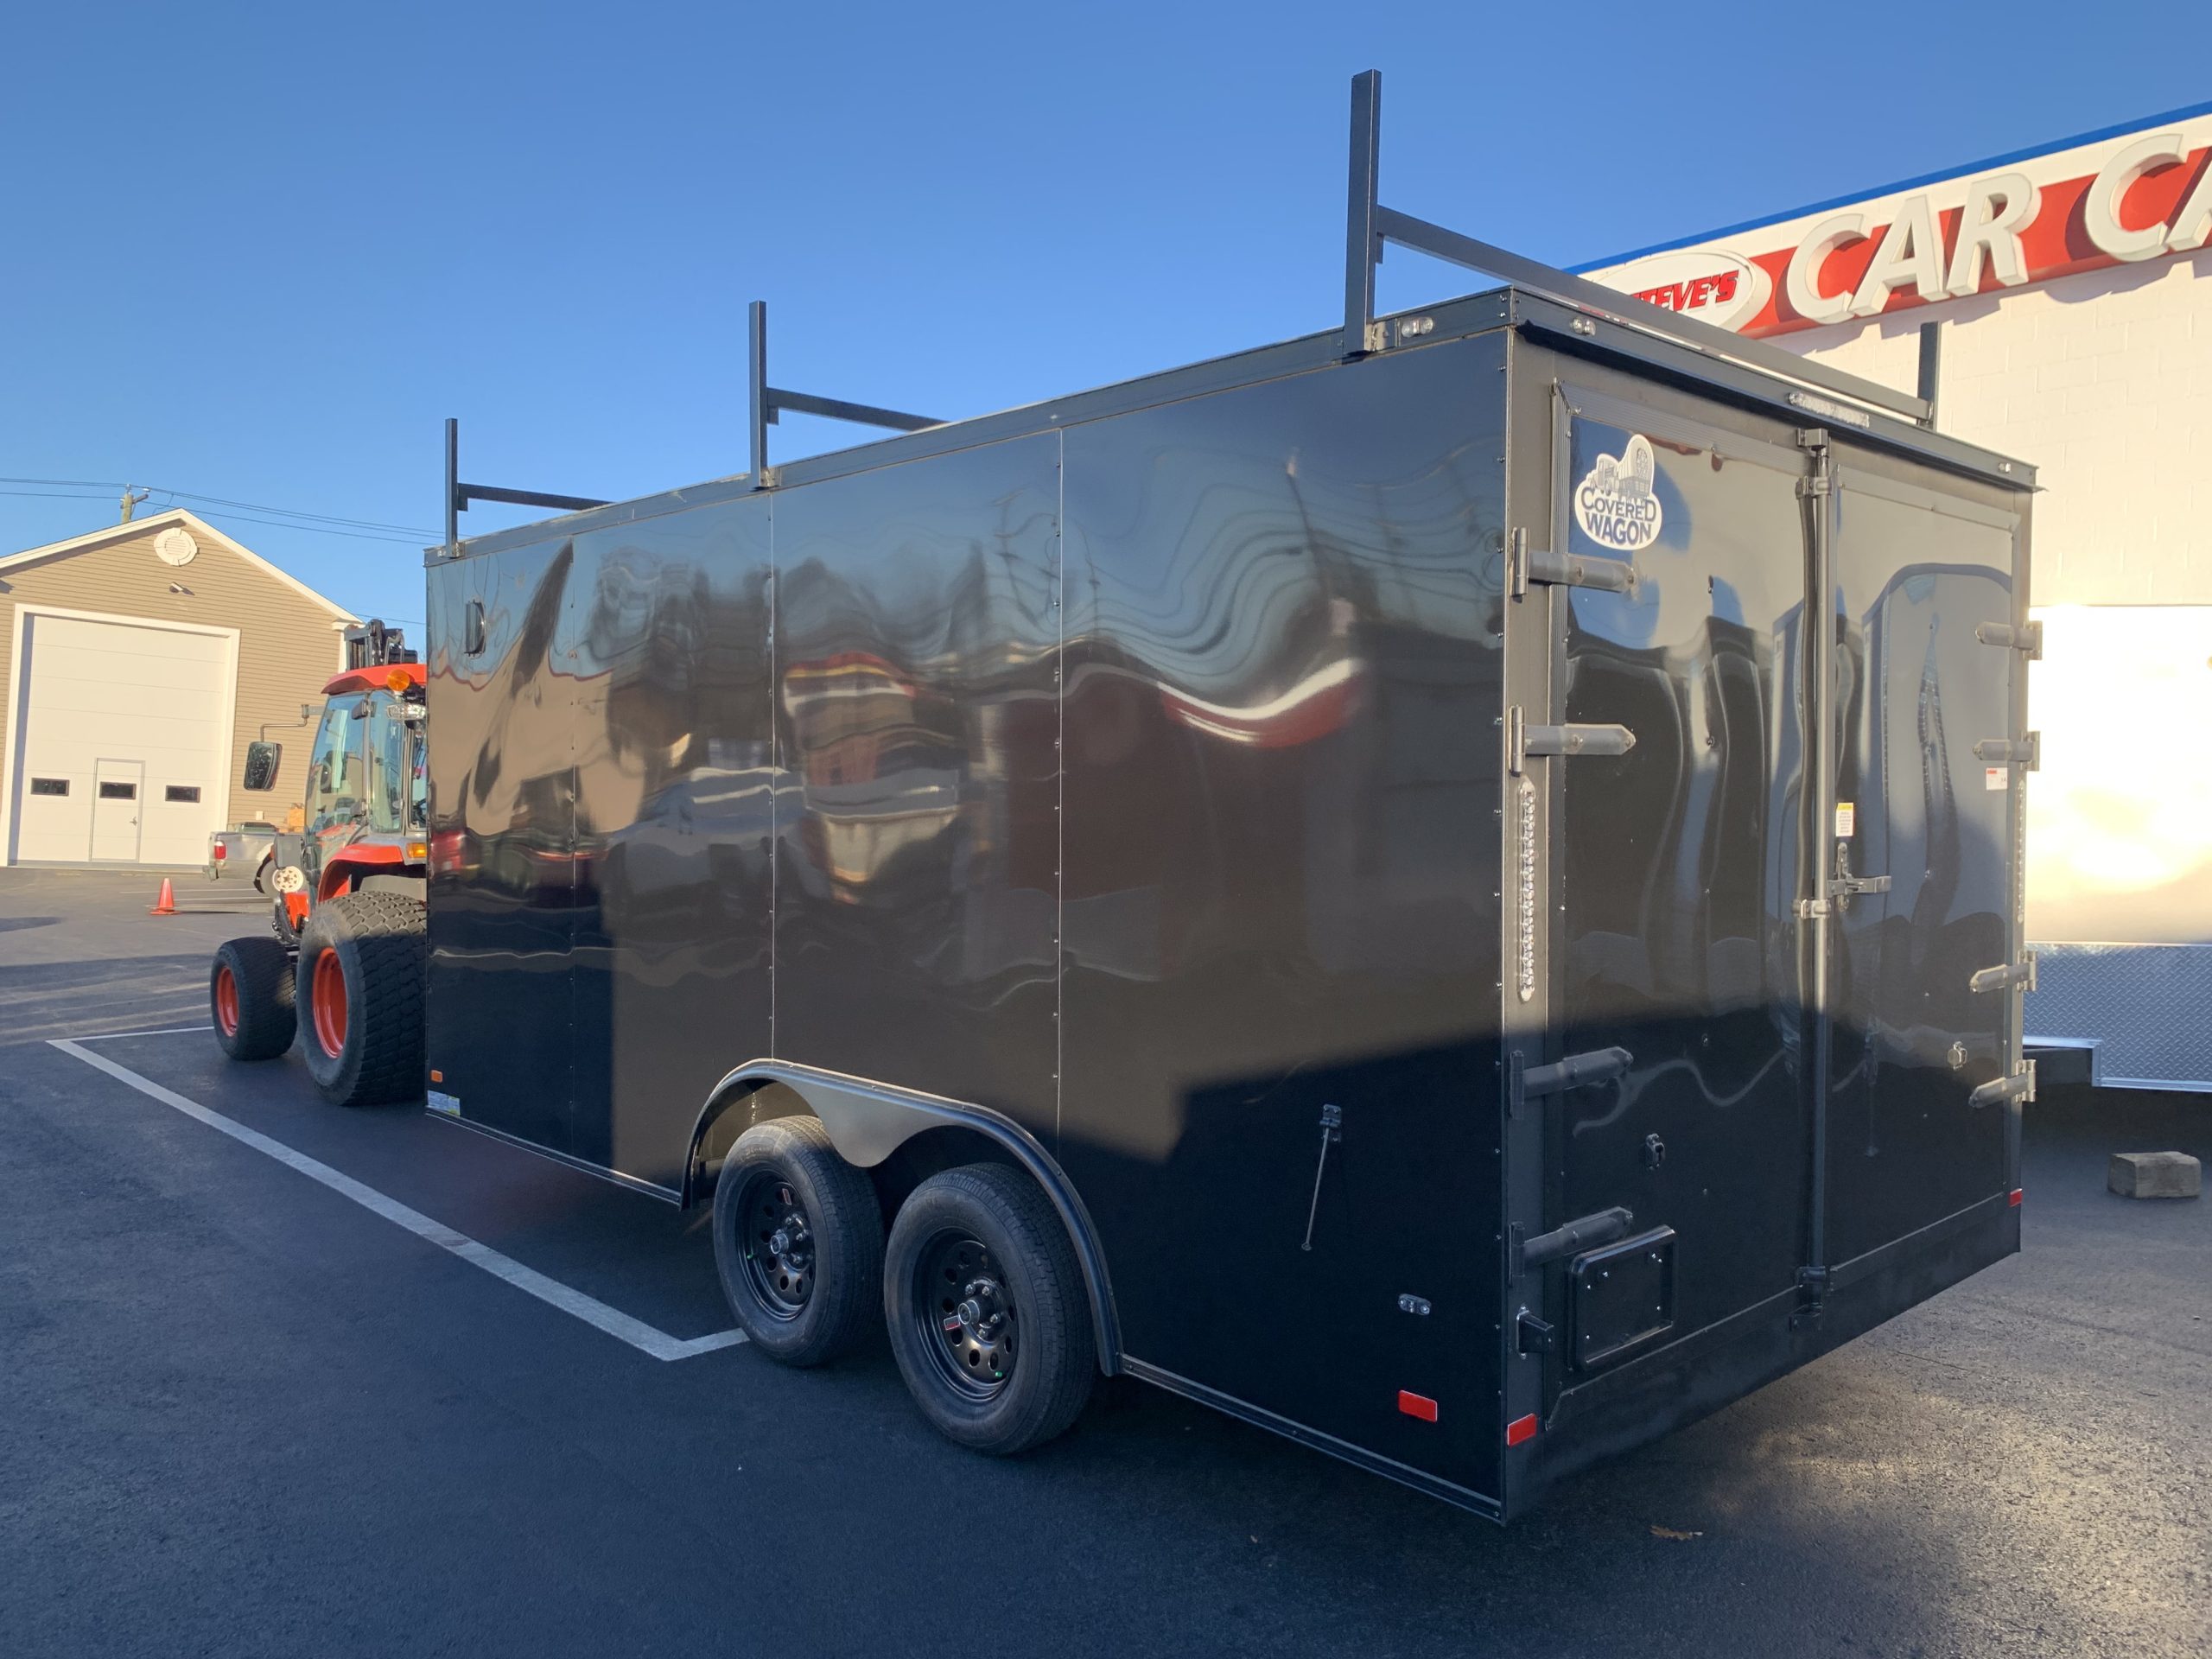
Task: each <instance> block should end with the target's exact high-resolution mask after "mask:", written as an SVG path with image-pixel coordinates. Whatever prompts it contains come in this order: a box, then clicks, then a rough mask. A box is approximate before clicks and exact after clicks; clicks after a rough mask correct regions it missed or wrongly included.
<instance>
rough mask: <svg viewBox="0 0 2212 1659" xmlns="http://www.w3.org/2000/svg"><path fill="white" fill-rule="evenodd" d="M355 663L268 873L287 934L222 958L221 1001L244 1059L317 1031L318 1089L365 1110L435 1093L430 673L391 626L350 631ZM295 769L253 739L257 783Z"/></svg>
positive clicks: (327, 718) (279, 1050) (250, 751)
mask: <svg viewBox="0 0 2212 1659" xmlns="http://www.w3.org/2000/svg"><path fill="white" fill-rule="evenodd" d="M423 688H424V676H423V664H421V663H419V662H417V661H416V658H415V653H414V652H410V651H409V650H407V649H406V645H405V642H404V639H403V638H402V636H401V634H400V632H399V631H398V630H397V629H387V628H386V627H385V626H384V625H383V624H382V623H381V622H371V623H369V624H368V625H367V626H364V627H359V628H353V629H348V630H347V632H346V669H345V671H343V672H342V673H340V675H339V676H338V677H336V678H334V680H332V681H331V682H330V683H329V684H327V685H326V686H325V687H323V698H324V702H323V708H322V716H321V720H320V721H317V722H316V726H315V744H314V747H313V748H312V749H311V750H310V751H309V753H308V770H307V782H306V798H305V800H304V801H303V802H302V807H301V810H300V812H299V814H298V817H297V820H296V823H297V827H296V828H293V829H286V830H284V831H283V832H282V833H280V834H279V835H278V836H277V840H276V842H275V844H274V845H273V847H272V848H271V849H270V853H269V855H268V857H267V859H266V860H265V861H264V866H263V869H262V873H261V876H260V880H259V883H258V885H259V886H260V887H262V888H263V890H264V891H265V892H267V893H269V894H270V899H271V902H272V914H271V917H270V924H271V929H272V931H271V933H270V934H267V935H260V936H257V937H254V938H242V939H232V940H231V941H230V942H229V943H228V944H225V945H223V946H222V947H221V949H219V950H217V951H216V953H215V963H214V967H213V970H212V972H211V973H210V975H209V978H208V999H209V1002H210V1005H211V1009H212V1012H213V1016H214V1026H215V1040H216V1041H217V1042H218V1043H219V1044H221V1046H222V1048H223V1052H225V1053H226V1054H227V1055H229V1056H230V1058H232V1059H234V1060H267V1059H274V1058H277V1056H278V1055H280V1054H283V1052H285V1051H286V1050H288V1049H289V1048H290V1047H291V1046H292V1043H293V1040H294V1038H295V1036H296V1035H298V1034H300V1033H301V1028H302V1027H304V1028H305V1031H304V1038H305V1040H304V1041H303V1042H302V1050H303V1052H304V1057H305V1058H306V1061H307V1068H308V1074H309V1075H310V1076H311V1077H314V1079H315V1085H316V1086H317V1087H318V1088H319V1089H321V1090H322V1093H323V1095H324V1096H325V1097H326V1098H327V1099H329V1100H330V1101H332V1102H334V1103H336V1104H338V1105H340V1106H365V1105H369V1104H372V1103H376V1102H378V1101H387V1100H402V1099H406V1098H409V1097H410V1096H415V1095H417V1094H420V1093H421V1092H422V1089H423V979H424V969H425V964H426V962H427V957H428V942H427V938H426V936H425V934H424V931H423V893H424V890H425V886H426V882H427V879H428V870H429V845H428V840H427V836H428V828H427V814H428V800H427V795H426V778H427V773H426V771H425V768H424V757H425V753H426V748H425V743H424V733H425V728H424V714H425V709H424V702H423ZM282 762H283V746H282V745H281V744H277V743H270V742H258V743H254V744H252V745H251V746H249V747H248V748H247V750H246V761H245V779H244V784H245V788H247V789H249V790H256V791H261V790H273V789H274V788H275V787H276V785H277V773H278V771H279V770H280V768H281V766H282Z"/></svg>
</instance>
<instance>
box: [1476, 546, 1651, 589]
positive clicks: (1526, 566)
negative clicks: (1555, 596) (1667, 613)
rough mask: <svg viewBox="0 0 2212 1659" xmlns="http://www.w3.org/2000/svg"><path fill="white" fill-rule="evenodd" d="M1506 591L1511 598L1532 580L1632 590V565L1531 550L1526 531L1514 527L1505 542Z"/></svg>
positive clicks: (1570, 554)
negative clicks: (1514, 529)
mask: <svg viewBox="0 0 2212 1659" xmlns="http://www.w3.org/2000/svg"><path fill="white" fill-rule="evenodd" d="M1505 566H1506V576H1505V587H1506V591H1507V592H1508V593H1509V594H1511V595H1512V596H1513V597H1514V598H1515V599H1519V598H1521V597H1522V595H1523V594H1526V593H1527V592H1528V591H1529V583H1530V582H1551V583H1554V584H1555V585H1557V586H1560V587H1563V588H1599V589H1602V590H1603V591H1604V592H1606V593H1609V594H1630V593H1634V592H1635V591H1636V567H1635V566H1634V565H1632V564H1630V563H1627V562H1626V561H1625V560H1623V559H1593V558H1586V557H1584V556H1582V555H1580V554H1579V553H1541V552H1535V551H1532V550H1530V549H1529V532H1528V531H1525V530H1516V531H1514V532H1513V534H1512V536H1511V537H1510V538H1509V539H1508V541H1507V543H1506V553H1505Z"/></svg>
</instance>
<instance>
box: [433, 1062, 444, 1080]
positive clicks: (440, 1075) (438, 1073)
mask: <svg viewBox="0 0 2212 1659" xmlns="http://www.w3.org/2000/svg"><path fill="white" fill-rule="evenodd" d="M445 1080H446V1074H445V1073H444V1072H442V1071H439V1070H438V1068H437V1067H435V1065H434V1066H432V1067H431V1068H430V1081H431V1082H432V1083H443V1082H444V1081H445Z"/></svg>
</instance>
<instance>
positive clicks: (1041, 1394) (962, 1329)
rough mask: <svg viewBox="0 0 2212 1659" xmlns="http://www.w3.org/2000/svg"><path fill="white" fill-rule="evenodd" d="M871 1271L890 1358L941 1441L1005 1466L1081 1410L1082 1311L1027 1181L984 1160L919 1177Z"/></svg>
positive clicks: (1043, 1204) (1078, 1288)
mask: <svg viewBox="0 0 2212 1659" xmlns="http://www.w3.org/2000/svg"><path fill="white" fill-rule="evenodd" d="M883 1274H884V1279H883V1310H884V1318H885V1321H886V1323H887V1325H889V1326H890V1330H891V1351H892V1353H893V1357H896V1358H897V1360H898V1362H899V1372H900V1374H901V1375H903V1376H905V1377H906V1388H907V1389H908V1391H909V1392H910V1393H912V1395H913V1396H914V1402H915V1404H917V1405H918V1406H919V1407H920V1408H921V1409H922V1414H923V1415H924V1416H925V1417H926V1418H928V1419H929V1420H930V1421H931V1423H932V1424H933V1425H935V1426H936V1427H937V1428H938V1431H939V1432H940V1433H944V1434H945V1435H947V1436H949V1437H950V1439H952V1440H957V1441H959V1442H960V1444H961V1445H963V1446H969V1447H970V1448H972V1449H973V1450H976V1451H978V1452H989V1453H991V1454H992V1455H994V1456H997V1457H1009V1456H1012V1455H1013V1454H1014V1453H1015V1452H1026V1451H1027V1450H1028V1449H1029V1448H1030V1447H1031V1446H1038V1445H1040V1444H1042V1443H1043V1442H1044V1441H1046V1440H1051V1439H1052V1437H1053V1436H1054V1435H1056V1434H1059V1433H1063V1432H1065V1430H1066V1429H1067V1428H1068V1427H1069V1426H1070V1425H1071V1424H1072V1423H1073V1422H1074V1421H1075V1420H1076V1419H1077V1417H1078V1416H1079V1415H1081V1414H1082V1412H1083V1408H1084V1402H1085V1401H1087V1400H1088V1399H1090V1389H1091V1385H1092V1383H1093V1382H1094V1380H1095V1379H1096V1376H1097V1370H1098V1358H1097V1351H1096V1344H1095V1343H1094V1342H1093V1341H1092V1338H1091V1332H1090V1301H1089V1299H1088V1297H1087V1295H1086V1294H1085V1292H1084V1285H1083V1274H1082V1273H1081V1271H1080V1270H1079V1269H1078V1268H1077V1265H1076V1259H1075V1250H1074V1248H1073V1247H1072V1246H1071V1245H1070V1243H1068V1236H1067V1232H1066V1230H1065V1228H1063V1227H1062V1226H1061V1224H1060V1218H1059V1217H1058V1215H1057V1214H1056V1213H1055V1212H1054V1211H1053V1209H1052V1205H1051V1203H1050V1202H1049V1201H1048V1200H1047V1199H1046V1197H1045V1195H1044V1194H1043V1193H1042V1192H1039V1191H1038V1189H1037V1186H1036V1184H1035V1183H1034V1182H1033V1181H1032V1180H1030V1179H1029V1178H1028V1177H1027V1176H1026V1175H1024V1174H1022V1173H1020V1171H1018V1170H1013V1169H1007V1168H1005V1167H1002V1166H999V1165H996V1164H970V1165H969V1166H966V1167H965V1168H962V1169H949V1170H946V1171H945V1172H944V1173H943V1174H940V1175H932V1176H931V1178H930V1179H928V1180H926V1181H924V1182H923V1183H922V1184H921V1185H919V1186H918V1187H916V1188H915V1189H914V1192H913V1195H912V1197H911V1198H908V1199H907V1200H906V1204H905V1205H904V1206H902V1207H901V1208H900V1210H899V1218H898V1219H897V1220H896V1221H894V1222H893V1223H892V1225H891V1244H890V1249H889V1251H888V1253H887V1258H886V1261H885V1263H884V1269H883Z"/></svg>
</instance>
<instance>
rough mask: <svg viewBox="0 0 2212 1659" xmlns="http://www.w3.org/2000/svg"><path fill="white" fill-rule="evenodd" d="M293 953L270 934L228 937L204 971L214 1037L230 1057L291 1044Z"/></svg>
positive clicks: (271, 1054)
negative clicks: (226, 942)
mask: <svg viewBox="0 0 2212 1659" xmlns="http://www.w3.org/2000/svg"><path fill="white" fill-rule="evenodd" d="M293 984H294V978H293V974H292V953H291V952H290V951H289V950H286V949H285V948H284V947H283V945H281V944H277V941H276V940H274V939H263V938H251V939H232V941H231V942H230V943H229V944H225V945H223V946H221V947H219V949H218V950H216V952H215V966H214V968H213V970H212V971H211V972H210V973H209V974H208V976H207V1004H208V1012H209V1013H210V1014H212V1015H213V1017H214V1021H215V1041H216V1042H217V1044H218V1045H219V1046H220V1047H221V1048H222V1051H223V1052H224V1053H225V1054H226V1055H228V1056H229V1057H230V1058H232V1059H234V1060H273V1059H275V1058H277V1056H278V1055H279V1054H282V1053H283V1052H284V1051H285V1050H286V1049H288V1048H289V1047H290V1046H292V1036H293V1033H294V1032H295V1031H296V1030H297V1029H298V1026H299V1021H298V1020H297V1018H296V1015H295V1014H294V1011H293V1003H292V988H293Z"/></svg>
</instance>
